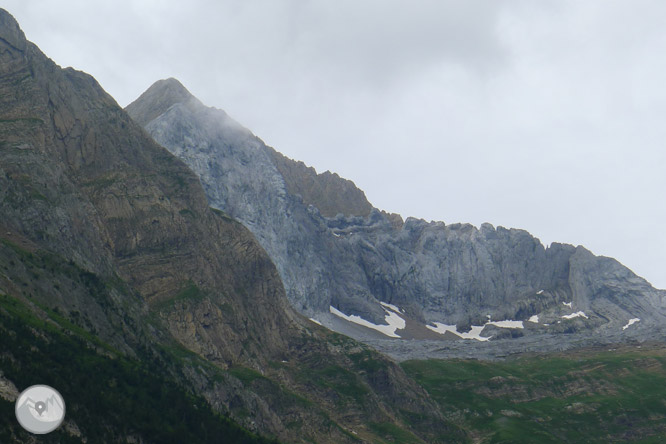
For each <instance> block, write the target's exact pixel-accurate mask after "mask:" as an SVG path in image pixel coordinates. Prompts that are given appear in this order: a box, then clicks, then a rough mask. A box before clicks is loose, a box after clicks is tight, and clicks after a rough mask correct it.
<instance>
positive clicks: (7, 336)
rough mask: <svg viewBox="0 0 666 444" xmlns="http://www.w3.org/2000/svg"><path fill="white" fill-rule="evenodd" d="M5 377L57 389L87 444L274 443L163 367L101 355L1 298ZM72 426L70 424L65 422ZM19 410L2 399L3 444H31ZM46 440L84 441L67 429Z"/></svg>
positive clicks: (0, 368)
mask: <svg viewBox="0 0 666 444" xmlns="http://www.w3.org/2000/svg"><path fill="white" fill-rule="evenodd" d="M0 351H1V353H0V374H1V375H2V376H3V377H4V378H7V379H9V380H10V381H12V382H14V384H15V385H16V386H17V388H18V390H22V389H24V388H27V387H28V386H30V385H33V384H47V385H51V386H53V387H56V388H57V389H58V391H59V392H60V393H61V394H62V395H63V397H64V399H65V402H66V405H67V416H66V420H67V421H73V422H74V423H75V424H76V425H77V426H78V428H79V430H80V432H81V435H82V436H84V437H85V438H86V439H87V442H126V441H127V440H128V438H131V437H133V436H134V437H141V438H142V439H143V440H144V441H143V442H155V443H157V442H159V443H184V442H196V443H206V442H208V443H219V442H233V443H269V442H275V441H269V440H266V439H264V438H261V437H257V436H255V435H253V434H251V433H249V432H247V431H245V430H243V429H242V428H240V427H239V426H238V425H236V424H235V423H234V422H232V421H231V420H230V419H229V418H226V417H223V416H220V415H218V414H216V413H215V412H213V411H212V410H211V408H210V406H209V405H208V403H207V402H206V401H205V400H204V399H202V398H200V397H196V396H192V395H191V394H188V393H186V392H185V391H184V390H183V389H182V388H181V387H180V386H178V385H176V384H175V383H174V382H173V381H171V380H169V379H167V377H166V374H167V373H166V372H165V371H164V370H165V369H164V368H162V366H161V365H160V363H159V361H156V360H153V361H151V360H149V359H144V360H142V361H141V362H139V361H136V360H133V359H129V358H125V357H122V356H121V355H120V354H119V353H111V352H109V351H108V349H100V348H98V347H96V346H95V344H93V343H91V342H90V341H88V340H87V338H85V337H82V336H79V335H78V334H75V332H72V331H69V330H62V331H58V329H56V328H54V319H49V320H40V319H38V318H37V317H35V316H34V315H33V314H32V312H31V311H30V310H29V309H28V308H27V307H26V306H25V305H23V304H22V303H21V302H20V301H18V300H17V299H14V298H12V297H10V296H6V295H3V294H0ZM66 423H67V422H66ZM28 438H29V434H28V433H27V432H24V431H23V430H22V429H20V427H19V426H18V424H17V423H16V420H15V417H14V404H13V403H12V402H9V401H6V400H4V399H2V398H0V442H3V443H5V442H7V443H8V442H27V441H28ZM40 442H44V443H49V442H53V443H55V442H58V443H80V442H82V441H81V439H80V438H79V437H77V436H76V434H71V433H68V432H67V431H66V430H65V427H64V426H63V427H60V428H59V429H58V430H56V431H55V432H53V433H51V434H49V435H46V436H44V437H43V438H40Z"/></svg>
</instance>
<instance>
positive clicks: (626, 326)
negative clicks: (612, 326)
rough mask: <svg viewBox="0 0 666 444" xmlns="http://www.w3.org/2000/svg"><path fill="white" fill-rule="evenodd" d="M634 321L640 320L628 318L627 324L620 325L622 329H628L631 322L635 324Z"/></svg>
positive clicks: (638, 320)
mask: <svg viewBox="0 0 666 444" xmlns="http://www.w3.org/2000/svg"><path fill="white" fill-rule="evenodd" d="M636 322H641V320H640V319H638V318H633V319H629V322H628V323H627V325H625V326H624V327H622V330H626V329H628V328H629V326H630V325H631V324H635V323H636Z"/></svg>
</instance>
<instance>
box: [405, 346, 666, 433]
mask: <svg viewBox="0 0 666 444" xmlns="http://www.w3.org/2000/svg"><path fill="white" fill-rule="evenodd" d="M402 367H403V368H404V369H405V371H406V372H407V373H408V374H409V375H410V376H412V377H413V378H414V379H416V380H417V382H419V383H420V384H421V385H422V386H423V387H424V388H425V389H426V390H427V391H428V392H429V393H430V395H431V396H432V397H433V398H434V399H435V400H436V401H437V402H438V403H439V404H440V406H441V407H442V410H443V411H444V412H448V413H449V414H450V415H451V417H452V418H457V422H459V423H460V424H461V425H462V426H463V427H464V428H466V429H467V430H468V431H469V432H470V435H471V436H474V437H476V438H478V441H479V442H484V443H485V442H488V443H531V442H540V443H548V442H552V443H561V442H628V441H629V442H646V443H647V442H655V443H656V442H664V440H666V384H665V383H666V349H664V348H663V347H647V346H646V347H641V348H639V347H623V348H620V349H617V350H613V349H611V350H596V351H585V352H583V351H578V352H573V353H570V354H568V355H550V356H538V357H523V358H520V359H515V360H508V361H503V362H480V361H462V360H447V361H441V360H429V361H408V362H405V363H403V364H402Z"/></svg>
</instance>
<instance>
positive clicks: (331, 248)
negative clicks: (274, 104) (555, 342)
mask: <svg viewBox="0 0 666 444" xmlns="http://www.w3.org/2000/svg"><path fill="white" fill-rule="evenodd" d="M176 83H177V81H176V80H173V79H171V80H169V81H161V82H158V83H156V84H155V85H154V86H153V87H151V88H150V89H149V90H148V91H147V92H146V93H145V94H144V95H142V96H141V97H140V98H139V99H137V101H135V102H134V103H133V104H132V105H130V106H129V107H128V108H127V110H128V112H129V113H130V115H132V116H133V117H134V118H135V119H136V120H137V121H138V122H143V123H144V125H145V128H146V129H147V131H148V132H149V133H150V134H151V135H152V136H153V137H154V138H155V140H157V141H158V142H159V143H160V144H162V145H163V146H165V147H166V148H167V149H169V150H170V151H171V152H172V153H174V154H175V155H177V156H178V157H180V158H181V159H183V160H184V161H185V162H186V163H187V164H188V165H190V167H191V168H192V169H193V170H194V171H195V172H196V173H197V175H198V176H199V178H200V180H201V182H202V184H203V186H204V189H205V190H206V194H207V196H208V199H209V201H210V202H211V205H213V206H215V207H216V208H219V209H221V210H224V211H226V212H228V213H229V214H231V215H233V216H234V217H235V218H237V219H238V220H240V221H241V222H242V223H243V224H245V225H246V226H247V227H248V228H249V229H250V230H251V231H252V232H253V233H254V234H255V236H256V237H257V239H258V240H259V242H260V243H261V244H262V246H263V247H264V248H265V249H266V251H267V252H268V253H269V255H270V256H271V258H272V259H273V261H274V262H275V263H276V265H277V268H278V270H279V272H280V275H281V277H282V279H283V282H284V284H285V288H286V291H287V295H288V297H289V299H290V301H291V302H292V304H293V305H294V306H295V307H296V308H297V309H298V310H299V311H301V312H303V313H305V314H307V315H308V316H312V317H315V318H317V319H319V320H320V321H323V322H324V323H325V324H326V325H329V326H332V327H334V328H335V327H339V325H340V324H339V322H338V323H336V322H337V321H336V322H333V321H334V320H335V317H332V316H331V315H330V314H329V306H333V307H335V308H336V309H338V310H340V311H342V312H343V313H344V314H347V315H359V316H361V317H362V318H363V319H365V320H367V321H370V322H372V323H375V324H384V325H385V321H384V319H385V317H386V316H387V314H388V313H389V312H388V311H387V308H386V306H382V305H381V304H380V302H384V303H389V304H393V305H396V306H398V307H399V308H400V309H401V310H403V311H404V312H403V313H402V316H403V317H406V318H409V319H411V320H412V321H415V322H417V323H421V324H422V326H423V325H430V326H433V324H434V323H442V324H449V325H450V324H454V325H457V326H458V328H459V330H460V331H465V330H468V329H469V328H470V327H471V326H472V325H479V326H483V325H484V324H485V323H486V322H488V317H490V319H492V320H494V321H499V320H516V321H527V320H528V319H530V318H532V319H535V318H533V316H539V317H540V319H541V321H540V322H539V323H538V324H539V326H540V330H535V329H529V330H525V332H524V333H525V334H535V333H538V332H539V331H540V332H542V333H562V332H568V333H571V332H576V331H584V330H585V331H590V330H597V331H599V332H602V333H603V334H604V335H610V336H612V337H614V339H613V340H618V339H619V338H618V335H619V333H617V332H622V327H623V326H624V325H625V324H626V323H627V321H628V320H629V319H633V318H640V319H641V323H640V328H638V326H637V328H635V329H631V330H629V331H627V332H625V334H626V338H629V337H634V338H636V337H637V338H641V337H642V338H647V337H648V335H649V334H652V333H653V329H655V328H657V327H658V326H659V325H661V322H662V321H663V320H664V315H666V305H665V294H666V293H665V292H663V291H659V290H655V289H654V288H652V287H651V286H650V285H649V283H647V282H646V281H644V280H643V279H641V278H639V277H637V276H635V275H634V274H633V273H632V272H631V271H630V270H628V269H626V268H625V267H623V266H622V265H621V264H619V263H617V262H616V261H613V260H612V259H608V258H601V257H596V256H594V255H593V254H591V253H590V252H588V251H587V250H585V249H584V248H583V247H573V246H570V245H564V244H557V243H554V244H552V245H551V246H549V247H548V248H546V247H544V246H543V245H542V244H541V243H540V242H539V240H538V239H536V238H534V237H533V236H531V235H530V234H529V233H527V232H526V231H523V230H517V229H505V228H503V227H497V228H495V227H493V226H492V225H490V224H484V225H483V226H481V227H480V228H476V227H473V226H471V225H468V224H450V225H446V224H444V223H442V222H431V223H427V222H425V221H422V220H417V219H413V218H409V219H407V220H406V221H405V222H403V221H402V219H401V218H400V217H399V216H396V215H388V214H386V213H383V212H380V211H378V210H376V209H368V208H369V207H368V206H366V205H365V203H364V202H365V199H364V198H363V199H360V198H359V197H358V196H360V194H359V193H360V192H359V191H350V188H355V187H353V186H352V185H350V183H349V182H344V181H343V180H338V179H336V180H335V181H330V180H328V179H326V178H325V177H324V176H326V177H328V176H327V175H324V176H322V175H319V176H317V175H316V174H315V173H314V171H313V170H311V169H308V168H307V167H306V166H305V165H303V164H302V163H300V164H299V163H296V162H294V161H291V160H289V159H286V158H285V157H284V156H282V155H281V154H279V153H277V152H276V151H275V150H273V149H272V148H269V147H267V146H266V145H264V143H263V142H262V141H261V140H260V139H258V138H257V137H255V136H254V135H252V134H251V133H250V132H249V131H248V130H247V129H245V128H243V127H241V126H240V125H239V124H237V123H236V122H234V121H233V120H231V118H229V117H228V116H227V115H226V113H224V112H223V111H220V110H216V109H211V108H207V107H205V106H203V105H202V104H201V102H199V101H198V100H197V99H195V98H194V97H192V96H191V95H189V94H188V93H186V90H185V89H184V88H183V87H182V85H180V84H178V86H177V89H179V91H180V92H179V94H178V95H177V97H176V96H174V95H173V94H172V93H171V91H173V89H174V88H176V87H175V86H174V85H175V84H176ZM167 99H168V100H167ZM168 103H171V104H170V105H168ZM160 112H161V114H160ZM151 117H152V120H151V119H150V118H151ZM304 184H310V185H308V186H306V185H304ZM313 184H314V185H313ZM304 189H305V190H304ZM324 189H325V190H328V191H327V192H326V193H325V194H328V195H331V194H336V195H338V196H339V197H340V199H339V200H340V201H341V202H349V205H348V206H347V207H345V205H344V204H342V203H341V204H338V203H336V202H335V201H331V200H326V201H325V202H323V201H322V200H321V199H319V198H318V197H317V196H318V193H319V191H318V190H324ZM335 208H337V209H335ZM341 209H344V210H341ZM578 312H583V313H584V314H585V316H586V317H584V316H580V315H579V316H576V317H571V318H566V317H564V316H568V315H571V314H574V313H578ZM535 324H536V323H535ZM637 325H638V324H637ZM488 328H489V330H490V329H491V328H490V327H488ZM347 333H349V334H352V335H353V336H356V337H359V338H362V337H364V336H363V334H358V331H352V330H349V331H347ZM520 333H521V335H522V334H523V332H520ZM403 334H404V335H405V337H407V332H406V331H405V332H403ZM496 336H497V335H496ZM588 336H590V335H588ZM424 337H425V336H424Z"/></svg>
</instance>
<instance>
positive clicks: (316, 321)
mask: <svg viewBox="0 0 666 444" xmlns="http://www.w3.org/2000/svg"><path fill="white" fill-rule="evenodd" d="M310 320H311V321H312V322H314V323H315V324H317V325H321V322H319V321H318V320H316V319H314V318H310Z"/></svg>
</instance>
